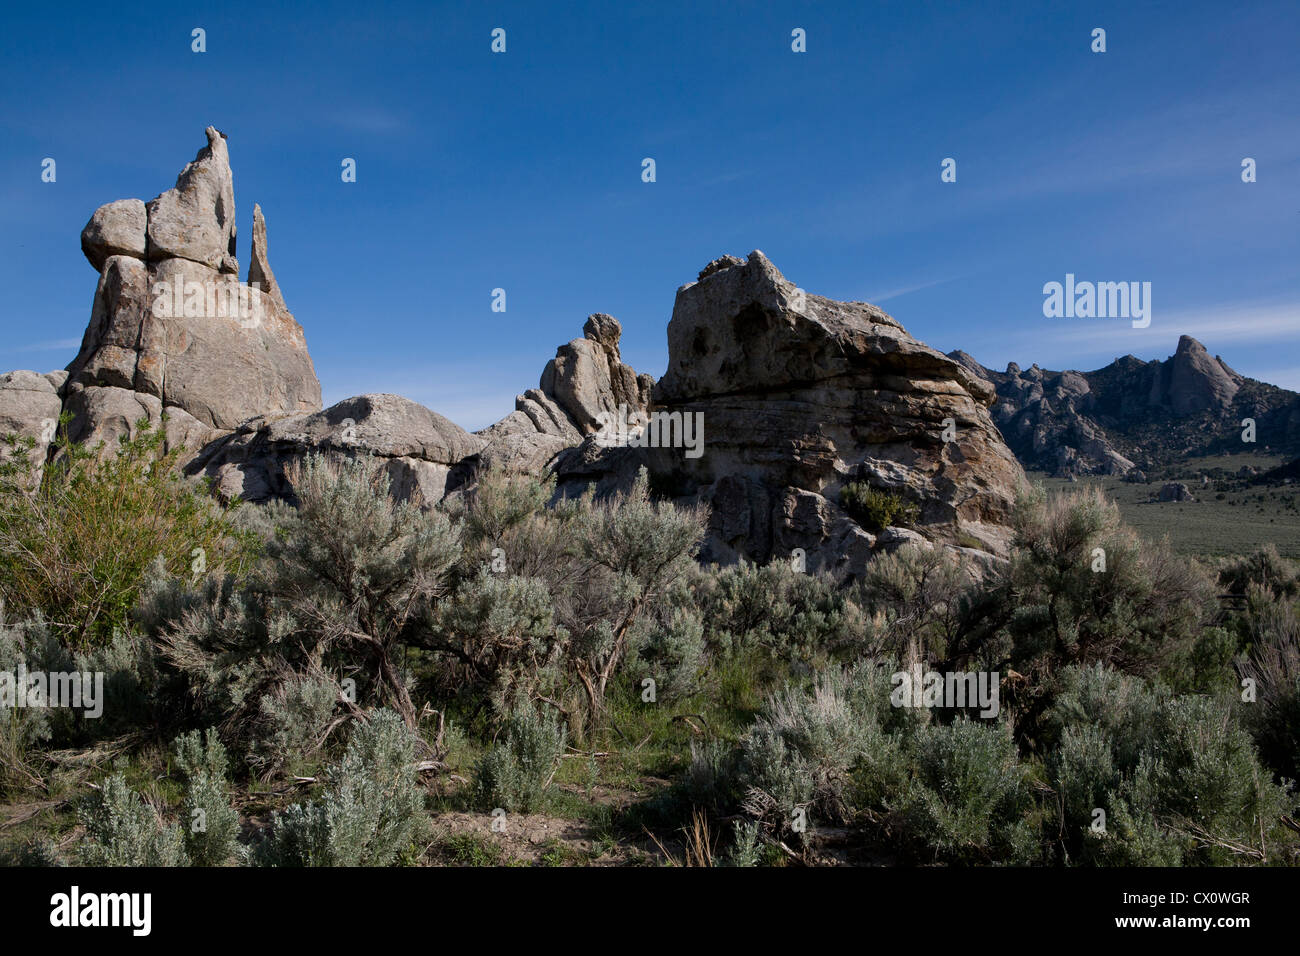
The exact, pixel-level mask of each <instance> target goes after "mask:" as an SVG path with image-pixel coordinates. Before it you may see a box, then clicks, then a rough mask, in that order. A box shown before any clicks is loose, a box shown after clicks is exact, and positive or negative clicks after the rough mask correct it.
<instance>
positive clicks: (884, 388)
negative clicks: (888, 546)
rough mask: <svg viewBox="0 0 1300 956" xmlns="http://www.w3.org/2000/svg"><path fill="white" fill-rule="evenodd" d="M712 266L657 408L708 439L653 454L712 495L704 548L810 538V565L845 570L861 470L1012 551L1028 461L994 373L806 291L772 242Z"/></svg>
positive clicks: (675, 343) (711, 552)
mask: <svg viewBox="0 0 1300 956" xmlns="http://www.w3.org/2000/svg"><path fill="white" fill-rule="evenodd" d="M700 276H701V278H700V280H699V281H698V282H694V283H690V284H688V285H685V286H683V287H682V288H681V289H679V290H678V292H677V301H676V304H675V306H674V308H673V317H672V321H671V322H670V323H669V326H668V351H669V362H668V371H667V373H666V374H665V375H664V377H663V378H662V379H661V380H660V381H659V383H658V385H657V386H656V387H655V390H654V395H653V410H654V412H655V413H656V414H661V415H674V414H680V415H682V416H685V415H699V416H702V420H703V425H704V436H705V437H704V452H703V454H702V455H700V456H699V457H696V458H691V457H688V456H687V455H685V454H684V450H683V449H682V448H662V447H661V448H655V449H649V450H648V458H649V460H650V461H651V466H652V469H653V471H654V472H655V473H656V474H657V475H658V476H659V477H660V478H661V479H662V480H664V481H675V482H681V481H683V480H684V481H685V482H687V483H688V484H689V485H690V486H692V487H691V489H690V491H689V495H691V496H694V497H697V498H700V499H702V500H706V501H708V502H709V503H710V504H711V506H712V511H713V518H712V525H711V528H710V537H709V541H708V543H707V545H706V551H705V557H706V558H714V559H716V560H723V561H726V560H733V559H735V558H746V559H749V560H755V561H766V560H769V559H770V558H773V557H785V556H787V554H788V552H789V551H790V550H792V549H794V548H801V549H803V551H804V552H805V554H806V555H807V561H808V567H809V569H810V570H811V569H815V568H819V567H820V568H828V569H833V568H836V567H839V568H840V570H844V569H843V564H844V553H843V547H844V545H843V541H844V537H845V529H846V528H847V526H848V525H851V524H853V522H852V521H851V519H850V518H849V517H848V516H847V514H846V513H845V512H844V511H843V510H842V509H841V508H840V506H839V504H838V499H839V492H840V490H841V489H842V488H843V487H844V485H845V484H847V483H849V482H852V481H863V482H867V483H868V484H870V485H872V486H873V487H875V488H877V489H880V490H883V491H886V492H889V493H893V494H896V495H898V496H899V497H901V498H903V499H905V500H907V501H910V502H912V503H914V504H915V505H916V506H918V508H919V514H920V517H919V520H918V521H917V523H916V526H915V529H914V531H915V533H916V534H917V535H918V536H920V537H924V538H925V539H927V540H929V541H932V542H939V543H946V544H952V545H956V544H958V543H962V544H978V546H979V547H981V548H983V549H985V550H987V551H989V552H992V553H1003V552H1005V550H1006V548H1007V545H1008V541H1009V537H1010V532H1009V520H1010V516H1011V510H1012V507H1013V505H1014V500H1015V496H1016V493H1017V490H1018V488H1019V486H1020V484H1021V482H1022V481H1023V480H1024V474H1023V472H1022V470H1021V468H1020V465H1019V463H1018V462H1017V461H1016V460H1015V458H1014V456H1013V455H1012V454H1011V451H1010V450H1009V449H1008V448H1007V447H1006V445H1005V444H1004V443H1003V441H1002V437H1001V435H1000V434H999V433H998V430H997V428H996V427H995V426H994V424H993V422H992V420H991V419H990V417H989V413H988V411H987V407H988V406H989V405H990V404H991V403H992V402H993V399H994V397H995V392H994V389H993V387H992V385H990V384H989V383H988V382H986V381H985V380H983V379H982V378H980V377H979V376H978V375H976V374H974V373H972V371H971V370H969V369H967V368H966V367H964V366H963V365H962V364H961V363H960V362H957V361H955V360H953V359H950V358H948V357H947V356H945V355H943V354H942V353H940V352H937V351H935V350H934V349H932V348H930V347H928V346H926V345H924V344H922V343H921V342H918V341H916V340H915V339H913V338H912V337H911V336H910V335H908V333H907V332H906V330H904V329H903V327H902V326H901V325H900V324H899V323H898V322H897V321H896V320H894V319H893V318H891V317H890V316H889V315H887V314H886V313H885V312H883V311H881V310H880V309H878V308H876V307H875V306H872V305H868V304H866V303H862V302H849V303H845V302H837V301H834V300H832V299H827V298H823V297H821V296H815V295H810V294H807V293H805V292H804V291H803V290H802V289H799V288H798V287H796V286H795V285H794V283H792V282H789V281H788V280H787V279H786V278H785V277H784V276H783V275H781V273H780V272H779V271H778V270H777V268H776V267H775V266H774V265H773V264H772V263H771V262H770V261H768V259H767V258H766V257H765V256H764V255H763V254H762V253H761V252H753V253H751V254H750V256H749V258H748V261H742V260H740V259H737V258H735V257H724V258H722V259H719V260H715V261H714V262H712V263H710V264H709V266H707V267H706V268H705V269H704V270H703V271H702V272H701V273H700ZM945 432H947V433H948V438H949V439H951V440H945ZM858 531H859V532H861V534H862V535H866V534H867V532H866V531H864V530H863V529H860V528H859V529H858ZM882 537H887V536H882ZM904 537H907V536H906V535H904ZM855 541H856V543H857V544H858V546H859V547H860V548H861V546H862V545H865V544H866V541H867V539H866V538H865V537H857V536H855ZM892 541H893V538H891V537H887V540H886V543H891V542H892ZM872 545H875V546H879V545H880V542H879V541H872Z"/></svg>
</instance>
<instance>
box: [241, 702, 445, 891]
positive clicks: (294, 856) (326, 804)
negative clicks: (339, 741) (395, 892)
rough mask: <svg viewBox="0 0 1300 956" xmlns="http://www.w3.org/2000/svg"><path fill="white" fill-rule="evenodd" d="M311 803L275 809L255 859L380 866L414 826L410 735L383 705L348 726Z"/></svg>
mask: <svg viewBox="0 0 1300 956" xmlns="http://www.w3.org/2000/svg"><path fill="white" fill-rule="evenodd" d="M327 779H328V780H329V786H328V788H327V790H326V792H325V795H324V797H323V799H322V800H321V801H320V802H319V803H318V802H315V801H308V802H307V803H305V804H294V805H293V806H291V807H289V808H287V809H286V810H285V811H284V812H282V813H278V814H276V815H275V818H274V820H273V821H272V826H271V832H270V834H269V835H268V836H266V837H264V838H263V840H262V841H261V842H260V843H258V844H257V846H256V848H255V850H254V854H253V859H254V862H255V863H256V864H257V865H260V866H387V865H389V864H391V863H392V862H393V860H394V859H395V858H396V857H397V855H398V854H399V853H400V852H401V851H403V850H404V849H406V847H407V846H408V845H409V844H410V842H411V840H412V838H413V836H414V834H415V833H416V831H417V829H418V828H419V826H420V820H421V811H422V809H423V794H422V791H421V790H420V787H419V781H418V779H417V774H416V769H415V736H414V734H413V733H412V732H411V731H410V729H409V728H408V727H407V726H406V725H405V723H404V722H403V721H402V719H401V718H400V717H399V716H398V715H397V714H395V713H393V712H392V711H389V710H378V711H375V712H374V713H372V715H371V717H370V720H369V721H368V722H366V723H363V724H359V725H358V726H356V727H355V728H354V730H353V731H352V737H351V738H350V739H349V740H348V745H347V750H346V751H345V753H344V755H343V759H342V761H341V762H340V763H339V764H338V765H337V766H335V767H333V768H332V769H331V770H330V771H329V772H328V774H327Z"/></svg>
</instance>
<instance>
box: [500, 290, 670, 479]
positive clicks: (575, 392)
mask: <svg viewBox="0 0 1300 956" xmlns="http://www.w3.org/2000/svg"><path fill="white" fill-rule="evenodd" d="M582 331H583V337H582V338H580V339H574V340H573V341H572V342H569V343H568V344H567V345H561V346H560V347H559V348H558V349H556V351H555V358H553V359H551V360H550V361H549V362H547V363H546V367H545V368H544V369H543V370H542V376H541V380H540V382H539V383H538V387H537V388H533V389H529V390H528V391H526V392H524V393H523V394H522V395H518V396H516V397H515V410H514V411H513V412H511V413H510V414H509V415H507V416H506V417H505V418H503V419H502V420H501V421H499V422H497V423H496V424H495V425H491V426H489V427H487V428H485V429H483V430H482V431H480V432H478V435H479V437H481V438H482V439H483V440H484V442H485V443H486V445H485V447H484V449H483V453H482V460H483V462H484V464H490V465H494V466H498V467H502V468H504V469H506V470H507V471H512V472H518V473H529V474H540V473H541V472H542V471H543V470H544V469H545V468H546V467H547V465H548V464H550V463H551V462H552V460H553V459H555V457H556V456H557V455H558V454H559V453H560V452H562V451H564V450H565V449H567V448H571V447H573V446H577V445H580V444H582V443H583V441H584V439H586V438H587V437H588V436H590V435H594V434H595V433H596V432H598V431H599V430H600V425H599V422H598V416H599V415H600V414H601V413H602V412H607V413H610V414H614V415H617V414H619V407H620V406H623V408H624V410H625V412H626V413H627V414H629V415H630V414H631V413H632V412H644V411H645V410H646V407H647V406H648V404H649V401H650V390H651V388H652V387H653V385H654V379H653V378H652V377H651V376H649V375H640V376H638V375H637V374H636V372H635V371H633V369H632V368H631V366H629V365H625V364H624V363H623V360H622V358H621V356H620V354H619V349H618V343H619V339H620V338H621V336H622V334H623V327H622V325H621V324H620V323H619V321H618V319H616V318H614V317H613V316H611V315H605V314H604V313H600V312H598V313H595V314H594V315H591V316H589V317H588V319H587V322H586V324H585V325H584V326H583V330H582ZM597 458H599V456H598V455H597ZM573 466H574V467H577V468H579V470H581V465H580V464H579V463H578V462H577V461H574V462H573ZM604 467H605V466H604V464H600V463H598V464H597V469H598V470H600V469H602V468H604Z"/></svg>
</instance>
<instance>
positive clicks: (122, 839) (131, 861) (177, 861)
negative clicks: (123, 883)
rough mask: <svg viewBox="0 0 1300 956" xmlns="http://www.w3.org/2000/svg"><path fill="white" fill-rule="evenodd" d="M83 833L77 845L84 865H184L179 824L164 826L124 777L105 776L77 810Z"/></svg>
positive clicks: (184, 858) (117, 775)
mask: <svg viewBox="0 0 1300 956" xmlns="http://www.w3.org/2000/svg"><path fill="white" fill-rule="evenodd" d="M80 817H81V822H82V824H83V825H84V826H85V828H86V836H85V838H84V839H83V841H82V842H81V845H80V846H79V847H78V856H79V858H80V861H81V864H82V865H83V866H185V865H186V864H187V863H188V860H187V859H186V856H185V839H184V837H183V836H182V835H181V830H180V827H178V826H176V825H175V824H169V825H164V824H163V823H162V821H161V820H160V819H159V817H158V814H157V812H156V811H155V810H154V809H153V808H152V807H150V806H148V805H147V804H146V803H145V802H144V801H143V800H142V799H140V796H139V794H137V793H134V792H132V791H131V790H130V789H128V788H127V785H126V777H125V776H123V775H122V774H121V773H114V774H111V775H110V776H108V777H107V778H105V780H104V782H103V783H102V784H101V789H100V790H99V791H98V792H97V793H96V794H94V795H93V796H92V797H91V798H90V799H89V800H88V801H87V804H86V806H85V807H84V808H83V809H82V811H81V813H80Z"/></svg>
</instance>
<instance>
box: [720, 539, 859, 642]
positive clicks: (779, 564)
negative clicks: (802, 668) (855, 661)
mask: <svg viewBox="0 0 1300 956" xmlns="http://www.w3.org/2000/svg"><path fill="white" fill-rule="evenodd" d="M695 578H696V580H695V584H694V590H695V600H696V602H697V604H698V607H699V614H700V617H701V619H702V620H703V621H704V622H705V623H706V631H705V639H706V644H707V645H708V646H709V647H710V648H711V649H714V650H716V651H718V652H720V653H724V654H725V653H736V652H740V651H743V650H745V649H747V648H751V647H762V648H766V649H767V650H768V651H769V652H770V654H771V656H772V657H773V658H774V659H776V660H781V661H792V660H793V661H798V662H801V663H805V664H809V665H813V664H816V663H818V662H820V661H823V660H824V659H825V658H827V657H828V656H840V655H846V656H847V652H852V651H854V650H856V648H855V646H854V643H853V641H854V637H855V635H854V630H853V627H852V624H853V622H854V620H855V617H854V616H855V614H856V608H854V607H853V606H852V605H850V604H849V602H848V600H847V596H846V593H845V591H844V589H843V588H841V587H839V586H838V585H836V584H835V582H833V581H832V580H831V579H830V578H828V577H826V576H825V575H821V574H806V573H802V572H799V571H796V570H794V568H793V567H792V566H791V565H790V563H789V562H788V561H773V562H771V563H770V564H767V565H764V566H761V567H760V566H758V565H754V564H750V563H748V562H741V563H739V564H736V565H732V566H730V567H726V568H721V569H707V570H702V571H698V572H696V574H695Z"/></svg>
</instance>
